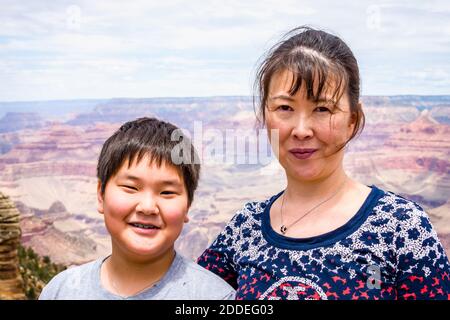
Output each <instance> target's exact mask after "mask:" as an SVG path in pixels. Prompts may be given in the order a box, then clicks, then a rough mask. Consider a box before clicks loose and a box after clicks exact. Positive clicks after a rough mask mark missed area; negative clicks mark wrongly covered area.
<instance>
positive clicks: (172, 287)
mask: <svg viewBox="0 0 450 320" xmlns="http://www.w3.org/2000/svg"><path fill="white" fill-rule="evenodd" d="M105 260H106V258H105V259H98V260H95V261H93V262H90V263H86V264H84V265H81V266H78V267H73V268H70V269H67V270H65V271H63V272H61V273H60V274H58V275H57V276H55V277H54V278H53V279H52V280H51V281H50V282H49V283H48V284H47V285H46V286H45V288H44V289H43V290H42V293H41V295H40V296H39V300H232V299H234V298H235V291H234V289H233V288H232V287H231V286H230V285H229V284H228V283H226V282H225V281H224V280H222V279H221V278H220V277H218V276H217V275H215V274H214V273H212V272H210V271H208V270H206V269H204V268H202V267H200V266H199V265H197V264H196V263H194V262H193V261H190V260H188V259H186V258H185V257H183V256H181V255H179V254H178V253H177V254H176V255H175V259H174V260H173V262H172V265H171V266H170V268H169V270H168V271H167V272H166V274H165V275H164V277H163V278H162V279H161V280H160V281H158V282H157V283H156V284H155V285H153V286H152V287H151V288H148V289H146V290H143V291H141V292H139V293H138V294H136V295H134V296H130V297H121V296H118V295H116V294H113V293H111V292H109V291H107V290H106V289H105V288H104V287H103V286H102V284H101V281H100V269H101V266H102V263H103V261H105Z"/></svg>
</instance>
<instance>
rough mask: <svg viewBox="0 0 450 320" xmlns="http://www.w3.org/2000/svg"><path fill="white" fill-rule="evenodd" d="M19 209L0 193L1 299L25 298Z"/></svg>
mask: <svg viewBox="0 0 450 320" xmlns="http://www.w3.org/2000/svg"><path fill="white" fill-rule="evenodd" d="M20 235H21V232H20V227H19V211H18V210H17V209H16V207H15V206H14V204H13V203H12V202H11V200H10V199H9V198H8V197H7V196H5V195H3V194H2V193H0V299H25V294H24V290H23V281H22V277H21V275H20V272H19V258H18V255H17V248H18V246H19V243H20Z"/></svg>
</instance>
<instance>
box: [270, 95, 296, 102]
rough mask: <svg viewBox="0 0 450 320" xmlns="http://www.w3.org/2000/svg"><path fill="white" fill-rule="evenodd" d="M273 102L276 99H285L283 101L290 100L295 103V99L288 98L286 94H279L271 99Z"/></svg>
mask: <svg viewBox="0 0 450 320" xmlns="http://www.w3.org/2000/svg"><path fill="white" fill-rule="evenodd" d="M269 98H270V99H271V100H275V99H283V100H288V101H295V99H294V98H292V97H291V96H287V95H284V94H278V95H275V96H272V97H269Z"/></svg>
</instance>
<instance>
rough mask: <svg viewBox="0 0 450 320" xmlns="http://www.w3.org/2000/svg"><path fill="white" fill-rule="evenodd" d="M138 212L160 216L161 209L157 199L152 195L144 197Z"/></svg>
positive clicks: (137, 208) (137, 207) (139, 204)
mask: <svg viewBox="0 0 450 320" xmlns="http://www.w3.org/2000/svg"><path fill="white" fill-rule="evenodd" d="M136 211H137V212H138V213H142V214H147V215H151V214H158V213H159V208H158V204H157V201H156V199H155V197H154V196H152V195H145V196H143V197H142V198H141V199H140V201H139V203H138V205H137V206H136Z"/></svg>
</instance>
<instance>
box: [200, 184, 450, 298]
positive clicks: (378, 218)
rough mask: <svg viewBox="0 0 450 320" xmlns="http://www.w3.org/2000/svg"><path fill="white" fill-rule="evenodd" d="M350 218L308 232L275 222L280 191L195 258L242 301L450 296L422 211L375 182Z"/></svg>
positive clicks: (443, 259)
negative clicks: (289, 231) (300, 234)
mask: <svg viewBox="0 0 450 320" xmlns="http://www.w3.org/2000/svg"><path fill="white" fill-rule="evenodd" d="M371 188H372V191H371V192H370V194H369V196H368V197H367V199H366V201H365V202H364V204H363V206H362V207H361V208H360V209H359V211H358V212H357V213H356V215H355V216H353V218H352V219H351V220H350V221H348V222H347V223H346V224H345V225H343V226H341V227H340V228H338V229H336V230H334V231H331V232H329V233H326V234H323V235H320V236H316V237H311V238H301V239H297V238H290V237H286V236H283V235H280V234H278V233H276V232H275V231H274V230H273V229H272V227H271V225H270V215H269V212H270V207H271V205H272V203H273V202H274V201H275V200H276V199H277V198H278V197H279V196H280V195H281V194H282V192H280V193H279V194H277V195H275V196H273V197H271V198H270V199H268V200H266V201H263V202H250V203H247V204H246V205H245V206H244V208H243V209H242V210H240V211H238V212H237V213H236V215H235V216H234V217H233V219H232V220H231V221H230V222H229V223H228V225H227V226H226V227H225V229H224V230H223V231H222V233H221V234H220V235H219V236H218V237H217V239H216V240H215V241H214V243H213V244H212V245H211V246H210V247H209V248H208V249H207V250H206V251H205V252H204V253H203V254H202V255H201V256H200V257H199V258H198V261H197V262H198V263H199V264H200V265H202V266H203V267H205V268H206V269H208V270H210V271H212V272H214V273H216V274H217V275H219V276H220V277H222V278H223V279H225V280H226V281H227V282H228V283H229V284H230V285H231V286H233V287H234V288H235V289H236V290H237V294H236V298H237V299H275V300H279V299H289V300H303V299H323V300H329V299H375V300H378V299H380V300H381V299H447V300H448V299H450V267H449V261H448V258H447V256H446V254H445V251H444V249H443V247H442V245H441V243H440V242H439V239H438V237H437V234H436V232H435V230H434V229H433V227H432V225H431V223H430V220H429V218H428V216H427V214H426V213H425V211H424V210H423V209H422V208H421V207H420V206H419V205H417V204H416V203H414V202H412V201H409V200H406V199H404V198H402V197H400V196H398V195H396V194H394V193H392V192H386V191H383V190H380V189H378V188H377V187H375V186H372V187H371Z"/></svg>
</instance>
